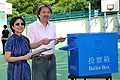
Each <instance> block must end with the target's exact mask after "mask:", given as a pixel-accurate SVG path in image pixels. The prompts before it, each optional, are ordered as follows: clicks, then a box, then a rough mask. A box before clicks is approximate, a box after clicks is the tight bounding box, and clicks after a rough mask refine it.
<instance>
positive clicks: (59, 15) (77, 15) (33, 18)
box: [7, 9, 117, 25]
mask: <svg viewBox="0 0 120 80" xmlns="http://www.w3.org/2000/svg"><path fill="white" fill-rule="evenodd" d="M96 11H97V12H96ZM115 13H116V14H117V12H110V13H109V12H107V13H106V14H115ZM101 15H104V13H103V12H101V11H100V9H93V10H91V16H101ZM84 17H89V10H85V11H75V12H66V13H57V14H51V18H50V19H49V21H55V20H65V19H73V18H84ZM23 18H24V20H25V22H26V23H33V22H34V21H36V20H37V16H31V17H23ZM9 22H10V19H8V20H7V25H9Z"/></svg>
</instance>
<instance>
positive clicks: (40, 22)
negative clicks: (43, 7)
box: [37, 19, 50, 25]
mask: <svg viewBox="0 0 120 80" xmlns="http://www.w3.org/2000/svg"><path fill="white" fill-rule="evenodd" d="M37 23H38V24H39V25H43V24H42V23H41V22H40V21H39V19H37ZM48 25H50V22H49V21H48Z"/></svg>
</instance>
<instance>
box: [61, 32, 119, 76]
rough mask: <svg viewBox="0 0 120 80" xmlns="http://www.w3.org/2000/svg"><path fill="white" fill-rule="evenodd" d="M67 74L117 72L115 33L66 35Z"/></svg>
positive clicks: (82, 74)
mask: <svg viewBox="0 0 120 80" xmlns="http://www.w3.org/2000/svg"><path fill="white" fill-rule="evenodd" d="M67 37H68V38H67V44H68V45H67V46H64V47H62V48H59V49H60V50H65V51H68V72H69V73H70V74H74V75H77V76H88V75H97V74H107V73H116V72H118V41H117V33H91V34H67Z"/></svg>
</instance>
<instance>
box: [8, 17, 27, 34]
mask: <svg viewBox="0 0 120 80" xmlns="http://www.w3.org/2000/svg"><path fill="white" fill-rule="evenodd" d="M18 19H21V20H22V21H23V22H24V23H25V20H24V19H23V18H22V17H21V16H18V17H13V18H12V19H11V20H10V29H11V30H12V32H13V33H15V30H14V29H13V28H12V26H14V23H15V21H16V20H18ZM24 27H25V25H24Z"/></svg>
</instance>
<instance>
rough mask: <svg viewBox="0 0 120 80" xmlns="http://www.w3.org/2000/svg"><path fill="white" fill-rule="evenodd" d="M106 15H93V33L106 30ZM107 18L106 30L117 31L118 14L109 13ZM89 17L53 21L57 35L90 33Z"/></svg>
mask: <svg viewBox="0 0 120 80" xmlns="http://www.w3.org/2000/svg"><path fill="white" fill-rule="evenodd" d="M103 17H104V16H98V17H92V21H91V33H99V32H105V29H104V28H103V26H104V18H103ZM107 17H108V18H107V19H106V26H108V28H107V29H106V32H117V28H116V26H117V19H116V17H117V14H114V15H107ZM88 19H89V18H79V19H71V20H61V21H53V23H54V24H55V25H56V32H57V35H56V36H57V37H60V36H63V37H66V36H67V34H70V33H89V21H88Z"/></svg>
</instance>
